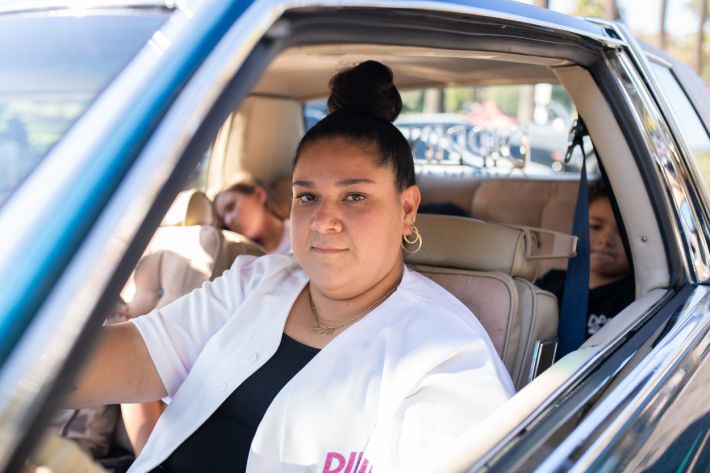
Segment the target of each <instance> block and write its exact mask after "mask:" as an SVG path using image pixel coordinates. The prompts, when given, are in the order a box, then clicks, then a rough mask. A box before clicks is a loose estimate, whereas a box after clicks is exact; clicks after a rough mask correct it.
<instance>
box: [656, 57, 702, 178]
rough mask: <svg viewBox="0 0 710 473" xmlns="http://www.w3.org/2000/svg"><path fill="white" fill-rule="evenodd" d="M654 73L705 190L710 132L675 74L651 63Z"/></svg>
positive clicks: (662, 66)
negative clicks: (701, 178) (681, 132)
mask: <svg viewBox="0 0 710 473" xmlns="http://www.w3.org/2000/svg"><path fill="white" fill-rule="evenodd" d="M651 67H652V68H653V72H654V74H655V75H656V78H657V79H658V82H659V83H660V85H661V88H662V89H663V92H664V93H665V95H666V96H667V99H668V104H669V105H670V108H671V113H673V116H674V118H675V120H676V122H677V123H678V125H679V126H680V129H681V130H683V139H684V140H685V142H686V143H687V145H688V147H689V148H690V152H691V153H692V155H693V158H695V162H696V163H697V165H698V168H699V169H700V174H701V175H702V177H703V179H704V181H705V188H706V189H709V188H710V187H709V185H710V137H708V131H707V130H706V129H705V127H704V126H703V123H702V122H701V121H700V117H699V116H698V113H697V112H696V110H695V108H694V107H693V104H692V103H691V102H690V100H689V99H688V96H687V95H686V94H685V92H684V91H683V89H682V88H681V86H680V84H679V83H678V81H677V79H676V78H675V76H674V75H673V72H672V71H671V70H670V69H668V68H667V67H665V66H664V65H661V64H658V63H656V62H652V63H651Z"/></svg>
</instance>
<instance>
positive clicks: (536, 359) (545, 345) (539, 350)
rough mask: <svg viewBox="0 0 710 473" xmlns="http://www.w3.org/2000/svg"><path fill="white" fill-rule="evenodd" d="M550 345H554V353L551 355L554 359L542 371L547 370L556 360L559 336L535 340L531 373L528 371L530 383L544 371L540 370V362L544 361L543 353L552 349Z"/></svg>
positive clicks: (551, 358)
mask: <svg viewBox="0 0 710 473" xmlns="http://www.w3.org/2000/svg"><path fill="white" fill-rule="evenodd" d="M550 347H552V354H551V356H550V360H552V363H550V364H549V365H547V366H545V367H543V369H542V371H545V370H546V369H547V368H549V367H550V366H552V364H553V363H554V362H555V356H556V355H557V338H551V339H548V340H535V345H534V346H533V355H532V365H531V366H530V373H528V379H527V382H528V383H529V382H530V381H532V380H533V379H535V378H536V377H537V376H539V375H540V373H542V371H541V370H540V362H541V361H542V355H543V354H544V352H545V351H547V350H550Z"/></svg>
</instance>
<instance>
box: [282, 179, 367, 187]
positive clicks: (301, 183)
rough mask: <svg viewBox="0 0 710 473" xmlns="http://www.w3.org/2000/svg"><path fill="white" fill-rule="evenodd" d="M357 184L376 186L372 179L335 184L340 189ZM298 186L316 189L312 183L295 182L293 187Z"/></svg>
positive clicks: (345, 180) (343, 181)
mask: <svg viewBox="0 0 710 473" xmlns="http://www.w3.org/2000/svg"><path fill="white" fill-rule="evenodd" d="M355 184H376V182H375V181H373V180H371V179H365V178H354V179H343V180H342V181H338V182H336V183H335V185H336V186H338V187H347V186H352V185H355ZM296 186H299V187H306V188H312V187H315V184H314V183H313V182H312V181H293V187H296Z"/></svg>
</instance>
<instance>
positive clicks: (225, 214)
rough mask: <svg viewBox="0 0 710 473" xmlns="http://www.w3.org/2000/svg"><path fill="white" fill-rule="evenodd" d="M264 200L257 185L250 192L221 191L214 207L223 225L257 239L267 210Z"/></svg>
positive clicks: (263, 194) (261, 190) (264, 195)
mask: <svg viewBox="0 0 710 473" xmlns="http://www.w3.org/2000/svg"><path fill="white" fill-rule="evenodd" d="M265 201H266V193H265V192H264V191H263V189H261V188H259V187H257V188H255V189H254V192H253V193H251V194H243V193H241V192H236V191H224V192H221V193H220V194H219V195H218V196H217V199H216V200H215V207H216V209H217V214H218V215H219V217H220V219H221V220H222V222H223V223H224V226H225V227H227V228H228V229H230V230H232V231H233V232H237V233H241V234H242V235H244V236H245V237H247V238H251V239H252V240H258V239H259V237H260V229H261V227H262V222H263V219H264V214H265V212H266V211H267V210H266V207H265V206H264V205H265Z"/></svg>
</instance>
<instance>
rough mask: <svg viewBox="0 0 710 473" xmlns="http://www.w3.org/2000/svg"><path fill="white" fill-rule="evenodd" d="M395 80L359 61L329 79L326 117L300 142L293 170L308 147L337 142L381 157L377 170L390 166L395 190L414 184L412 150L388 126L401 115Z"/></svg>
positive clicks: (375, 65) (373, 65) (380, 68)
mask: <svg viewBox="0 0 710 473" xmlns="http://www.w3.org/2000/svg"><path fill="white" fill-rule="evenodd" d="M393 80H394V79H393V76H392V70H391V69H390V68H389V67H387V66H385V65H384V64H381V63H379V62H376V61H365V62H362V63H360V64H358V65H357V66H354V67H352V68H350V69H346V70H344V71H341V72H339V73H337V74H336V75H335V76H333V78H332V79H331V80H330V97H328V108H329V110H330V114H329V115H328V116H327V117H325V118H324V119H323V120H321V121H320V122H318V123H316V125H315V126H313V128H311V129H310V130H308V132H306V134H305V135H304V137H303V138H302V139H301V142H300V143H299V144H298V148H297V149H296V157H295V159H294V162H293V164H294V166H295V165H296V163H297V162H298V158H299V156H300V155H301V152H303V150H304V149H305V148H306V147H307V146H308V145H309V144H311V143H314V142H316V141H319V140H322V139H327V138H336V137H341V138H346V139H349V140H352V141H354V142H357V143H360V144H362V145H363V146H364V147H365V148H367V149H372V150H373V151H374V152H375V153H376V154H377V155H379V161H378V163H379V164H380V165H383V166H392V169H393V170H394V174H395V184H396V187H397V190H398V191H400V192H401V191H403V190H404V189H406V188H407V187H409V186H411V185H413V184H414V183H415V176H414V161H413V159H412V151H411V150H410V148H409V144H408V143H407V140H406V139H405V138H404V136H402V133H401V132H400V131H399V130H398V129H397V127H396V126H394V125H393V124H392V123H391V122H393V121H394V120H395V119H396V118H397V116H398V115H399V112H400V111H401V110H402V98H401V97H400V95H399V91H398V90H397V87H395V85H394V81H393ZM373 148H374V149H373Z"/></svg>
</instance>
